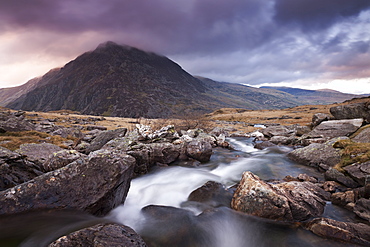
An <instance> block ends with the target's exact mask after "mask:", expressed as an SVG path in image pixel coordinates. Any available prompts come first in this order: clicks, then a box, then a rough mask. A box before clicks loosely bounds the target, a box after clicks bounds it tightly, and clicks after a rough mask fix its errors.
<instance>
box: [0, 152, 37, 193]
mask: <svg viewBox="0 0 370 247" xmlns="http://www.w3.org/2000/svg"><path fill="white" fill-rule="evenodd" d="M41 174H43V172H42V171H41V170H40V167H39V166H37V165H35V164H34V163H32V162H30V161H27V160H24V159H22V156H21V155H20V154H19V153H16V152H12V151H10V150H8V149H6V148H4V147H0V191H1V190H5V189H8V188H11V187H14V186H16V185H18V184H22V183H24V182H27V181H29V180H31V179H33V178H35V177H37V176H39V175H41Z"/></svg>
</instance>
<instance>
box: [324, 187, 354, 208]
mask: <svg viewBox="0 0 370 247" xmlns="http://www.w3.org/2000/svg"><path fill="white" fill-rule="evenodd" d="M360 197H361V193H360V191H359V190H348V191H345V192H336V193H333V194H332V195H331V202H332V203H333V204H335V205H339V206H342V207H346V208H351V207H353V206H350V205H354V203H355V202H356V201H357V200H358V199H359V198H360Z"/></svg>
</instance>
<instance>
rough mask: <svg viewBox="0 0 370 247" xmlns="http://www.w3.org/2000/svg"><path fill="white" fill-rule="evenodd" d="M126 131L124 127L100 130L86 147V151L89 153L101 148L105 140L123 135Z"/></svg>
mask: <svg viewBox="0 0 370 247" xmlns="http://www.w3.org/2000/svg"><path fill="white" fill-rule="evenodd" d="M126 133H127V129H126V128H120V129H115V130H107V131H103V132H100V133H99V134H98V135H97V136H96V137H95V138H94V139H93V140H92V142H91V144H90V146H89V147H88V148H87V149H86V153H90V152H93V151H96V150H98V149H101V148H102V147H103V146H104V145H105V144H106V143H107V142H109V141H110V140H112V139H114V138H118V137H124V136H125V135H126Z"/></svg>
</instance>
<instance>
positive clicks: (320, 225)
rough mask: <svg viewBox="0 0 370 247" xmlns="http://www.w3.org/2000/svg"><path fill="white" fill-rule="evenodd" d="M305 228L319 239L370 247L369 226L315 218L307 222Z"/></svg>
mask: <svg viewBox="0 0 370 247" xmlns="http://www.w3.org/2000/svg"><path fill="white" fill-rule="evenodd" d="M306 228H307V229H308V230H310V231H312V232H313V233H315V234H317V235H319V236H321V237H325V238H332V239H337V240H341V241H346V242H350V243H354V244H361V245H366V246H370V226H369V225H365V224H361V223H359V224H355V223H349V222H340V221H336V220H332V219H326V218H317V219H314V220H312V221H311V222H309V223H308V224H307V225H306Z"/></svg>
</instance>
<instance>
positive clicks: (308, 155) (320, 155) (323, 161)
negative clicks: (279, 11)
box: [288, 138, 341, 170]
mask: <svg viewBox="0 0 370 247" xmlns="http://www.w3.org/2000/svg"><path fill="white" fill-rule="evenodd" d="M340 139H341V138H339V139H338V138H336V139H333V140H330V141H327V142H325V143H312V144H310V145H309V146H307V147H303V148H298V149H295V150H293V151H292V152H290V153H288V157H289V158H290V159H292V160H294V161H296V162H298V163H300V164H303V165H307V166H313V167H321V168H323V169H325V170H327V169H328V168H329V167H333V166H335V165H336V164H337V163H339V161H340V158H341V153H340V149H337V148H334V147H333V144H334V143H335V142H336V141H337V140H340Z"/></svg>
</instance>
